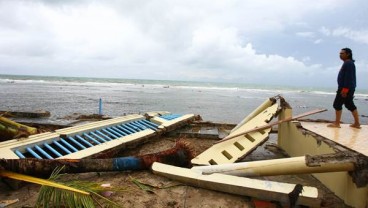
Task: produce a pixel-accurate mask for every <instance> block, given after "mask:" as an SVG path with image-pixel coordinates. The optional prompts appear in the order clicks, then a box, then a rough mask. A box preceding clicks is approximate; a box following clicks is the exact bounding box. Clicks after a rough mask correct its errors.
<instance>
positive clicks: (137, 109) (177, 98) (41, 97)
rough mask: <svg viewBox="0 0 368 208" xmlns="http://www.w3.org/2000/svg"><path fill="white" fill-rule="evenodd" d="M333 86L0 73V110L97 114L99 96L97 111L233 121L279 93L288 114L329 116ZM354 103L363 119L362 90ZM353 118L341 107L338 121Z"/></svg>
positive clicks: (366, 108)
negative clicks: (152, 113)
mask: <svg viewBox="0 0 368 208" xmlns="http://www.w3.org/2000/svg"><path fill="white" fill-rule="evenodd" d="M335 91H336V89H334V88H331V89H328V88H298V87H287V86H270V85H250V84H244V83H214V82H187V81H167V80H139V79H111V78H109V79H108V78H81V77H47V76H19V75H0V111H37V110H45V111H49V112H50V113H51V117H50V118H48V121H49V122H51V123H52V122H54V123H58V121H59V120H60V119H62V118H65V117H66V116H69V115H73V114H98V113H99V110H100V108H99V100H100V99H101V100H102V108H101V109H102V114H104V115H107V116H112V117H115V116H122V115H126V114H133V113H139V114H143V113H145V112H149V111H169V112H171V113H178V114H191V113H193V114H198V115H200V116H201V117H202V118H203V120H205V121H212V122H221V123H232V124H236V123H239V122H240V121H241V120H242V119H243V118H244V117H246V116H247V115H248V114H249V113H251V112H252V111H253V110H254V109H255V108H257V107H258V106H259V105H260V104H262V103H263V102H264V101H265V100H266V99H268V98H270V97H274V96H276V95H281V96H282V97H284V98H285V99H286V101H287V102H288V103H289V104H290V105H291V107H292V108H293V115H298V114H300V113H304V112H307V111H311V110H314V109H321V108H325V109H327V111H326V112H323V113H319V114H316V115H313V116H309V117H306V118H311V119H324V120H333V119H334V113H335V111H334V109H333V108H332V102H333V99H334V97H335ZM355 104H356V105H357V107H358V111H359V114H360V116H361V117H360V119H361V123H362V124H367V123H368V117H367V116H368V91H367V90H359V89H358V90H357V92H356V94H355ZM352 120H353V119H352V116H351V114H350V112H349V111H348V110H347V109H344V110H343V116H342V121H343V122H345V123H349V122H352Z"/></svg>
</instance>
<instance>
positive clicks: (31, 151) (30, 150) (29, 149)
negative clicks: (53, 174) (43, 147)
mask: <svg viewBox="0 0 368 208" xmlns="http://www.w3.org/2000/svg"><path fill="white" fill-rule="evenodd" d="M26 150H27V151H28V152H29V153H31V155H33V156H34V157H35V158H37V159H42V157H41V156H39V155H38V154H37V153H36V152H35V151H33V150H32V149H31V148H29V147H27V148H26Z"/></svg>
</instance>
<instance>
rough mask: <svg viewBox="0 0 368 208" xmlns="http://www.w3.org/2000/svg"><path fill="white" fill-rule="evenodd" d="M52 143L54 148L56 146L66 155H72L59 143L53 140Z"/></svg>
mask: <svg viewBox="0 0 368 208" xmlns="http://www.w3.org/2000/svg"><path fill="white" fill-rule="evenodd" d="M52 143H54V144H55V145H56V146H58V147H59V148H60V149H62V150H63V151H64V152H66V153H67V154H72V152H71V151H69V150H68V149H67V148H65V147H64V146H63V145H61V144H60V143H59V142H57V141H55V140H54V141H52Z"/></svg>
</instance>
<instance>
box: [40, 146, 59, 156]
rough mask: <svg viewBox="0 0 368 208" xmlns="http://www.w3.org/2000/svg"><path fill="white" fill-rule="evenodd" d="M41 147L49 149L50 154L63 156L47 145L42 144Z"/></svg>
mask: <svg viewBox="0 0 368 208" xmlns="http://www.w3.org/2000/svg"><path fill="white" fill-rule="evenodd" d="M43 146H45V147H46V148H47V149H49V150H50V151H51V152H53V153H54V154H55V155H56V156H58V157H61V156H63V155H62V154H60V153H59V152H58V151H56V150H55V149H54V148H52V147H51V146H50V145H49V144H47V143H44V144H43Z"/></svg>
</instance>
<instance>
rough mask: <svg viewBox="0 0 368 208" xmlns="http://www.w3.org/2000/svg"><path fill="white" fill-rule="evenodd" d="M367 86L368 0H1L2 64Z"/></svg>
mask: <svg viewBox="0 0 368 208" xmlns="http://www.w3.org/2000/svg"><path fill="white" fill-rule="evenodd" d="M344 47H350V48H351V49H352V50H353V53H354V59H355V60H356V62H355V63H356V66H357V75H358V89H359V88H360V89H368V3H367V1H366V0H348V1H347V0H345V1H342V0H321V1H310V0H252V1H251V0H180V1H179V0H150V1H149V0H121V1H118V0H115V1H113V0H101V1H92V0H85V1H82V0H81V1H73V0H60V1H57V0H53V1H49V0H45V1H36V0H35V1H32V0H27V1H25V0H24V1H21V0H0V74H19V75H46V76H50V75H51V76H78V77H79V76H83V77H112V78H129V79H159V80H191V81H216V82H240V83H253V84H262V85H265V84H275V85H291V86H311V87H313V86H317V87H336V77H337V73H338V70H339V69H340V66H341V64H342V62H341V60H340V59H339V51H340V49H341V48H344Z"/></svg>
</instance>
